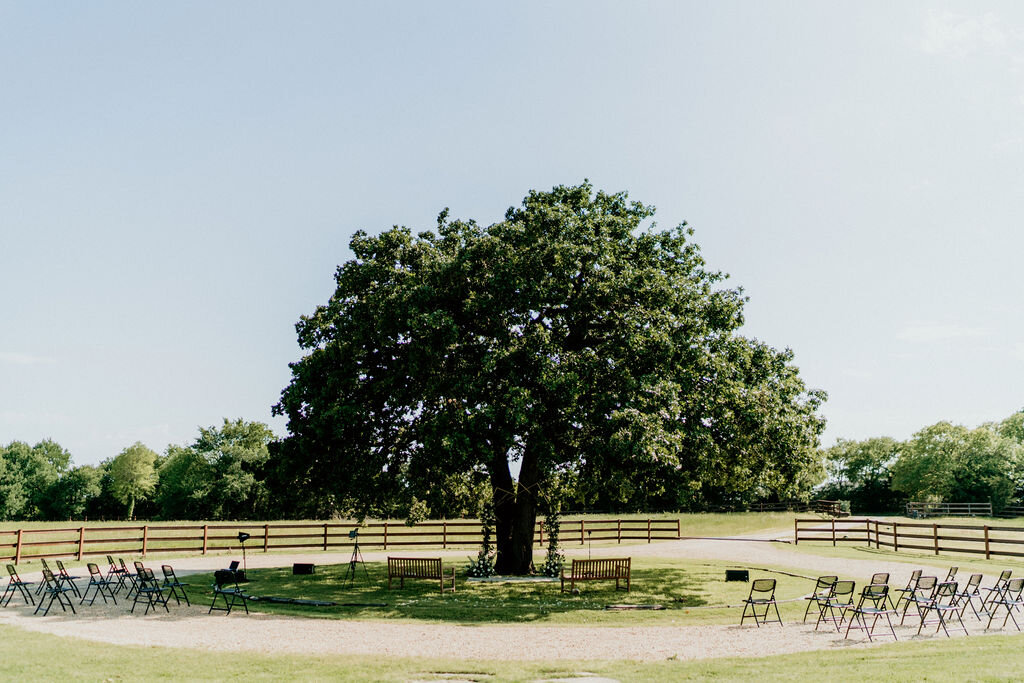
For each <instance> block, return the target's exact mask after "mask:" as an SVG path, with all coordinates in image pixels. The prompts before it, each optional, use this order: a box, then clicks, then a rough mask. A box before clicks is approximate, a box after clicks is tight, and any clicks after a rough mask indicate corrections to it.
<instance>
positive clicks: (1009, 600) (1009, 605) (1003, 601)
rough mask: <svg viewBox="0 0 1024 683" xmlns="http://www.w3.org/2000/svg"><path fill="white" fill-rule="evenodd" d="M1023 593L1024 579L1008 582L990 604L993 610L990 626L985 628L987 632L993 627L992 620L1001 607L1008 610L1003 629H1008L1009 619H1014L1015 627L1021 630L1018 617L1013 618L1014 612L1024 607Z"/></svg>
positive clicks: (989, 619)
mask: <svg viewBox="0 0 1024 683" xmlns="http://www.w3.org/2000/svg"><path fill="white" fill-rule="evenodd" d="M1022 592H1024V579H1010V580H1009V581H1007V582H1006V586H1005V587H1004V588H1003V590H1002V591H1001V592H1000V593H999V595H998V597H996V598H995V599H994V600H993V601H992V602H991V603H990V604H991V610H990V611H989V613H988V625H987V626H985V630H986V631H987V630H988V629H989V626H991V625H992V619H993V618H994V617H995V615H996V612H997V611H998V610H999V608H1000V607H1002V608H1004V609H1005V610H1006V616H1005V617H1003V626H1002V627H1003V628H1006V620H1007V619H1013V625H1014V626H1015V627H1016V628H1017V630H1018V631H1019V630H1020V625H1019V624H1018V623H1017V617H1015V616H1013V611H1014V610H1016V609H1021V608H1022V607H1024V600H1022V599H1021V593H1022Z"/></svg>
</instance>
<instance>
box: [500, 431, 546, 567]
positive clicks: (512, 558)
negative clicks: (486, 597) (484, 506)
mask: <svg viewBox="0 0 1024 683" xmlns="http://www.w3.org/2000/svg"><path fill="white" fill-rule="evenodd" d="M490 470H491V472H490V474H491V488H492V492H493V494H494V517H495V546H496V547H497V551H498V557H497V561H496V562H495V571H496V572H497V573H498V574H512V575H525V574H530V573H532V572H533V531H534V527H535V526H536V524H537V488H536V487H537V480H538V476H537V459H536V458H535V457H531V455H530V453H529V451H527V453H526V454H525V455H524V456H523V462H522V466H521V467H520V471H519V483H518V484H516V483H515V482H514V481H513V480H512V475H511V473H510V472H509V469H508V462H507V461H504V460H501V461H499V460H498V459H495V462H494V463H493V464H492V467H491V468H490Z"/></svg>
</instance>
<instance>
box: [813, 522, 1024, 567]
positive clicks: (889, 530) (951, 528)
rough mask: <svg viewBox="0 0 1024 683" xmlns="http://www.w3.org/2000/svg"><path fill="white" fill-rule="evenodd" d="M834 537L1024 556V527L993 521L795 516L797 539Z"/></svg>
mask: <svg viewBox="0 0 1024 683" xmlns="http://www.w3.org/2000/svg"><path fill="white" fill-rule="evenodd" d="M801 541H803V542H808V541H811V542H814V541H826V542H828V541H831V543H832V545H833V546H835V545H837V544H839V543H859V544H866V545H867V546H868V547H875V548H892V550H893V551H894V552H899V551H900V550H924V551H928V552H934V553H935V554H936V555H938V554H939V553H940V552H947V553H971V554H976V555H984V556H985V559H986V560H988V559H991V558H992V557H1024V551H1022V549H1021V546H1024V527H1019V526H1002V525H991V524H937V523H935V524H928V523H925V522H890V521H883V520H877V519H868V518H859V519H854V518H848V519H832V520H829V521H828V522H823V521H822V520H820V519H796V520H793V543H794V544H797V545H798V544H799V543H800V542H801Z"/></svg>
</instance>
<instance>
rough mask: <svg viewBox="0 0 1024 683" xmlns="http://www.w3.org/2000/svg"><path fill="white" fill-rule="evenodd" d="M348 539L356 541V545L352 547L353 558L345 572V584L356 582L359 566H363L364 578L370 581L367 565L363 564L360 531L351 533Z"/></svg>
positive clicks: (350, 559)
mask: <svg viewBox="0 0 1024 683" xmlns="http://www.w3.org/2000/svg"><path fill="white" fill-rule="evenodd" d="M348 537H349V538H351V539H352V540H353V541H355V545H353V546H352V557H350V558H349V561H348V569H346V570H345V579H344V580H345V583H348V582H349V581H353V582H354V581H355V579H356V565H357V564H361V565H363V576H365V577H366V579H367V581H369V579H370V573H369V572H368V571H366V563H365V562H363V552H362V551H361V550H360V549H359V529H352V530H351V531H349V532H348Z"/></svg>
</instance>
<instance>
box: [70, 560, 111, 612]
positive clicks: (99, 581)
mask: <svg viewBox="0 0 1024 683" xmlns="http://www.w3.org/2000/svg"><path fill="white" fill-rule="evenodd" d="M87 566H88V568H89V583H88V585H86V587H85V591H83V592H82V599H81V600H80V601H79V602H78V604H79V605H81V604H82V603H83V602H85V599H86V598H87V597H89V589H92V591H93V593H92V600H90V601H89V605H92V604H93V603H95V602H96V596H97V595H99V596H100V597H101V598H103V604H106V602H107V596H108V595H109V596H110V599H111V600H113V601H114V604H115V605H116V604H117V597H116V596H115V595H114V593H115V591H114V587H115V586H117V579H108V578H107V577H105V576H103V572H102V571H100V568H99V565H97V564H96V563H94V562H90V563H89V564H88V565H87Z"/></svg>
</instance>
